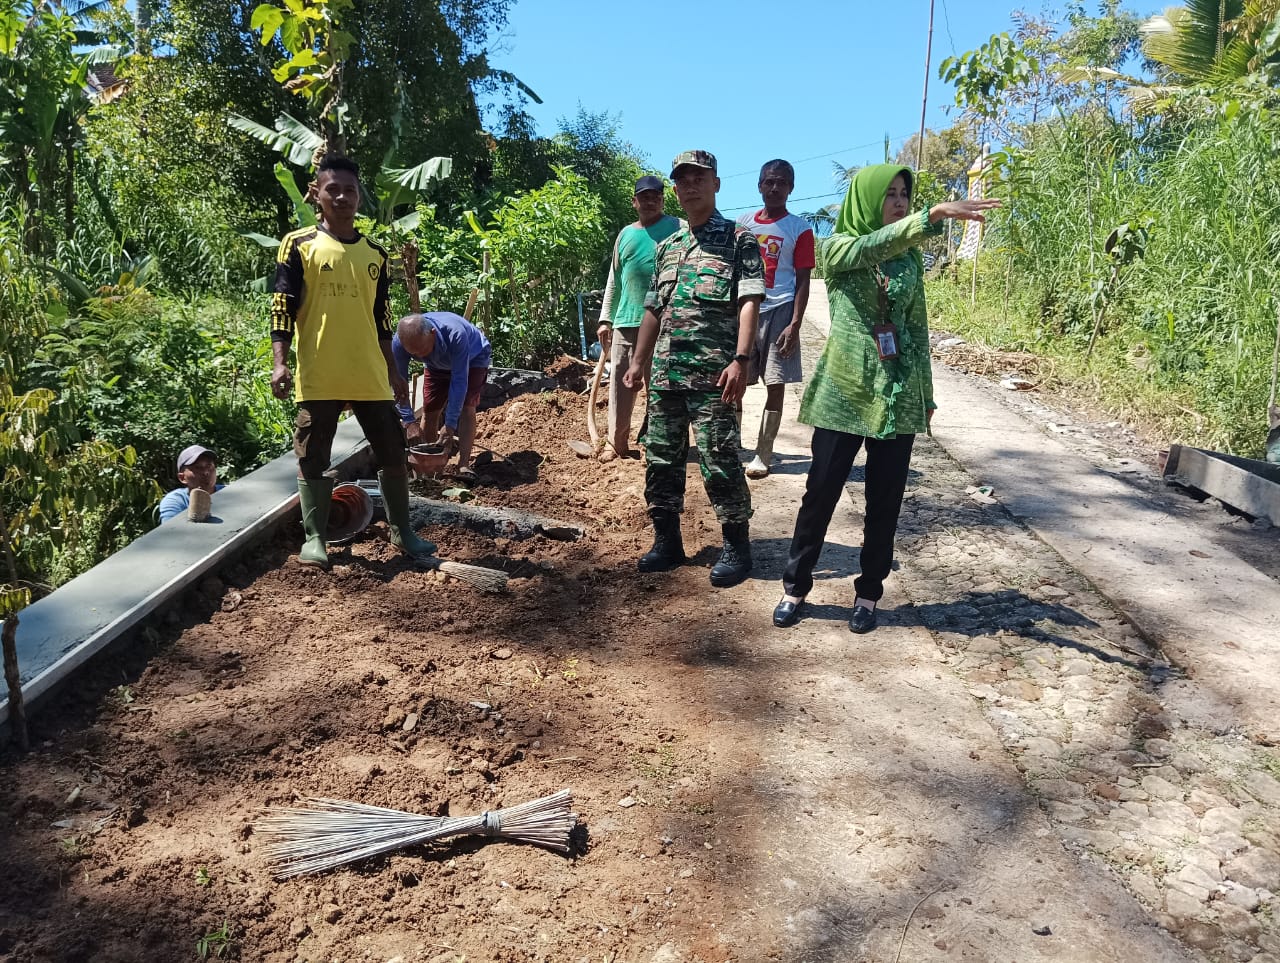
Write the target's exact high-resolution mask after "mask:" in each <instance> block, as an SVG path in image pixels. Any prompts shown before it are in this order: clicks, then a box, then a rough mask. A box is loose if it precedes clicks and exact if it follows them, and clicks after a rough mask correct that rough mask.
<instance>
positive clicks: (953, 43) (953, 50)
mask: <svg viewBox="0 0 1280 963" xmlns="http://www.w3.org/2000/svg"><path fill="white" fill-rule="evenodd" d="M942 22H943V23H945V24H946V25H947V43H949V44H951V56H953V57H954V56H955V55H956V41H955V38H954V37H952V36H951V18H950V17H949V16H947V0H942Z"/></svg>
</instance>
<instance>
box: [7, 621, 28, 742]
mask: <svg viewBox="0 0 1280 963" xmlns="http://www.w3.org/2000/svg"><path fill="white" fill-rule="evenodd" d="M17 632H18V617H17V616H16V615H11V616H9V617H8V618H7V619H5V620H4V628H3V629H2V630H0V647H3V649H4V681H5V684H6V685H7V686H8V687H9V726H10V728H12V730H13V741H14V742H15V743H16V744H17V746H18V751H19V752H26V751H27V750H28V749H30V748H31V741H30V740H29V739H28V737H27V713H26V709H25V708H24V707H23V704H22V683H21V682H20V681H19V679H18V643H17V640H16V638H15V637H16V635H17Z"/></svg>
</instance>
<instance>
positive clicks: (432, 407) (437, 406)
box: [422, 368, 489, 411]
mask: <svg viewBox="0 0 1280 963" xmlns="http://www.w3.org/2000/svg"><path fill="white" fill-rule="evenodd" d="M422 376H423V382H424V383H423V387H422V410H423V411H440V410H441V409H442V408H444V406H445V405H446V404H448V402H449V382H451V381H452V380H453V377H452V375H451V374H450V372H448V371H439V370H437V369H435V368H424V369H423V371H422ZM488 380H489V369H488V368H472V369H471V370H470V371H469V372H468V373H467V396H466V397H465V398H464V399H463V400H462V407H464V408H475V407H477V406H478V405H479V404H480V395H481V394H482V393H483V392H484V383H485V382H486V381H488Z"/></svg>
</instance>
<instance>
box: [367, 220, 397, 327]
mask: <svg viewBox="0 0 1280 963" xmlns="http://www.w3.org/2000/svg"><path fill="white" fill-rule="evenodd" d="M369 246H370V247H371V248H373V250H374V251H375V252H376V253H377V254H378V255H379V257H380V258H381V261H380V263H379V264H378V287H377V290H376V291H375V292H374V296H373V323H374V325H375V326H376V327H377V329H378V340H379V341H390V340H391V336H392V335H393V334H394V333H395V330H396V329H395V325H394V324H392V322H391V259H390V258H388V257H387V252H386V249H385V248H383V247H382V246H381V245H380V244H374V243H373V242H372V241H369Z"/></svg>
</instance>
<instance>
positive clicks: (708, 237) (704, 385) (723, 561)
mask: <svg viewBox="0 0 1280 963" xmlns="http://www.w3.org/2000/svg"><path fill="white" fill-rule="evenodd" d="M671 180H672V182H673V183H674V185H675V193H676V199H677V200H678V201H679V202H680V206H681V207H682V208H683V209H684V212H685V217H686V221H685V222H684V223H682V224H681V226H680V228H679V229H678V230H677V231H676V232H675V233H674V234H672V235H671V236H670V237H668V238H667V239H666V240H664V241H662V242H661V243H660V244H659V245H658V248H657V251H656V252H655V263H654V272H653V280H652V282H651V283H650V285H649V292H648V294H647V295H646V296H645V313H644V320H643V321H642V322H641V325H640V332H639V335H638V336H637V338H636V351H635V357H634V358H633V360H632V364H631V367H630V368H629V369H627V373H626V375H624V381H625V383H626V384H627V386H628V387H629V388H632V389H633V390H635V389H636V388H638V387H639V386H640V385H642V384H643V381H644V372H645V370H646V369H647V368H648V367H649V365H650V363H651V361H652V372H651V375H650V381H649V425H648V432H647V434H646V446H645V492H644V494H645V501H646V502H647V503H648V506H649V515H650V517H651V518H652V519H653V529H654V542H653V548H652V549H651V550H650V551H649V552H647V553H646V554H645V555H644V556H643V557H641V559H640V562H639V568H640V571H642V572H661V571H666V570H668V569H671V568H674V567H675V566H677V565H680V564H681V563H682V562H684V561H685V560H686V557H685V553H684V545H683V542H682V540H681V536H680V514H681V512H682V511H683V510H684V489H685V474H686V468H685V463H686V459H687V457H688V453H689V426H690V425H692V426H693V430H694V434H695V436H696V438H697V443H698V457H699V467H700V468H701V471H702V481H703V485H704V487H705V488H706V491H707V498H708V499H709V500H710V501H711V505H712V507H713V508H714V509H715V512H716V517H717V518H718V519H719V521H720V527H721V531H722V533H723V536H724V545H723V549H722V551H721V554H720V559H719V561H717V562H716V564H715V565H714V566H713V567H712V569H711V584H712V585H716V586H721V587H724V586H730V585H736V584H737V583H739V582H741V581H742V580H743V579H744V578H746V577H747V573H749V572H750V571H751V544H750V540H749V527H748V526H749V522H748V520H749V519H750V518H751V493H750V492H749V491H748V489H747V481H746V477H745V476H744V474H743V470H742V465H741V464H740V463H739V461H738V448H739V429H738V423H737V419H736V418H735V417H734V410H735V408H736V407H737V405H738V402H739V401H741V399H742V395H743V393H744V392H745V391H746V387H747V363H748V361H749V360H750V357H749V352H750V351H751V345H752V342H753V339H754V338H755V334H756V327H757V323H758V320H759V312H760V302H761V301H762V300H763V299H764V293H765V285H764V265H763V262H762V261H761V258H760V247H759V244H758V243H757V241H756V237H755V235H754V234H752V233H751V232H750V231H748V230H746V229H744V228H742V227H739V226H738V225H737V224H735V223H734V222H733V221H731V220H728V219H727V218H725V217H724V216H723V215H722V214H721V213H720V212H719V211H718V210H716V193H717V191H719V190H720V178H719V177H717V176H716V159H715V156H714V155H713V154H711V153H709V152H708V151H704V150H690V151H685V152H684V153H682V154H679V155H678V156H677V157H676V159H675V160H674V161H672V164H671Z"/></svg>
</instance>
